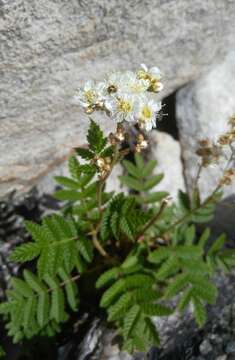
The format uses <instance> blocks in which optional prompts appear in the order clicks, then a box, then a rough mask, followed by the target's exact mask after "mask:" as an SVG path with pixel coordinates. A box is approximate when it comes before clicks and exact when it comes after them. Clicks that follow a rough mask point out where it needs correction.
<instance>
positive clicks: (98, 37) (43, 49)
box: [0, 0, 235, 195]
mask: <svg viewBox="0 0 235 360" xmlns="http://www.w3.org/2000/svg"><path fill="white" fill-rule="evenodd" d="M234 16H235V4H234V1H233V0H227V1H217V2H216V1H214V0H208V1H202V0H187V1H186V0H183V1H177V0H167V1H162V0H157V1H154V2H153V1H151V0H144V1H142V0H141V1H140V0H131V1H122V0H118V1H110V0H102V1H96V0H91V1H88V0H79V1H75V0H72V1H66V2H65V1H63V0H49V1H48V0H41V1H37V0H32V1H26V0H12V1H5V0H0V44H1V53H0V65H1V84H0V92H1V96H0V107H1V114H0V152H1V160H0V187H1V189H0V193H1V195H3V194H6V193H7V192H9V191H10V190H12V189H13V188H17V189H18V190H21V191H23V190H27V189H28V188H29V187H31V186H32V185H33V184H35V183H36V182H37V181H38V179H39V178H40V177H42V176H43V175H44V174H46V173H48V172H49V171H50V170H51V169H53V168H54V167H56V166H57V165H58V164H60V163H62V162H63V161H64V158H65V157H66V156H67V155H68V153H69V152H70V150H71V147H72V146H74V145H78V144H79V145H82V144H83V143H84V134H85V131H86V120H85V118H84V117H83V116H82V115H81V114H80V113H79V112H78V110H77V108H76V107H74V106H72V105H71V104H70V98H71V96H72V95H73V92H74V89H75V88H76V87H77V86H78V84H79V83H80V82H81V81H83V80H85V79H86V78H87V77H89V78H90V77H93V78H99V77H101V76H103V74H104V72H107V71H109V70H112V69H115V68H126V67H128V68H129V67H131V68H132V67H133V68H134V67H135V66H136V65H137V64H139V63H140V62H143V61H144V62H146V63H148V64H149V65H153V64H157V65H158V66H159V67H160V68H161V69H162V70H163V71H164V73H165V74H166V76H165V84H166V91H165V94H169V93H170V92H172V91H173V90H175V89H176V88H178V87H179V86H182V85H183V84H186V83H187V82H188V81H190V80H192V79H195V78H197V77H198V76H199V74H200V73H202V72H203V71H205V70H207V69H208V67H211V66H212V64H213V63H215V62H217V61H218V60H219V59H221V58H223V56H224V54H225V53H226V52H227V51H228V49H230V48H233V47H234V43H235V36H234V35H235V29H234V26H232V23H233V20H234ZM103 124H104V123H103ZM105 127H106V128H107V127H108V126H107V122H106V124H105Z"/></svg>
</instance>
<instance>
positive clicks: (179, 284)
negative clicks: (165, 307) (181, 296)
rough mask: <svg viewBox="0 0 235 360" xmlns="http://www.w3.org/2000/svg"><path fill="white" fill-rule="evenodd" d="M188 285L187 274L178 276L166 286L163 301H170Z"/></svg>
mask: <svg viewBox="0 0 235 360" xmlns="http://www.w3.org/2000/svg"><path fill="white" fill-rule="evenodd" d="M188 283H189V279H188V275H187V274H179V275H177V276H176V277H175V278H174V279H172V282H171V283H170V284H169V285H168V286H167V288H166V290H165V294H164V298H165V299H171V298H172V297H174V296H175V295H177V294H178V293H179V292H180V291H181V290H182V289H183V288H184V287H185V286H187V285H188Z"/></svg>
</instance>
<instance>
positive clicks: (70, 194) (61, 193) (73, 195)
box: [53, 190, 82, 201]
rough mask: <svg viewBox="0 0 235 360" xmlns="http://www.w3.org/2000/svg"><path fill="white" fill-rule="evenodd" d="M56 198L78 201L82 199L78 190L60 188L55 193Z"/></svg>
mask: <svg viewBox="0 0 235 360" xmlns="http://www.w3.org/2000/svg"><path fill="white" fill-rule="evenodd" d="M53 196H54V198H55V199H57V200H62V201H77V200H80V199H81V197H82V196H81V193H80V192H78V191H76V190H58V191H56V192H55V193H54V195H53Z"/></svg>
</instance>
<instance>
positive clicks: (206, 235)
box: [198, 228, 211, 249]
mask: <svg viewBox="0 0 235 360" xmlns="http://www.w3.org/2000/svg"><path fill="white" fill-rule="evenodd" d="M210 233H211V231H210V228H206V229H205V230H204V231H203V233H202V235H201V236H200V239H199V241H198V246H200V247H201V248H202V249H204V248H205V245H206V243H207V241H208V239H209V237H210Z"/></svg>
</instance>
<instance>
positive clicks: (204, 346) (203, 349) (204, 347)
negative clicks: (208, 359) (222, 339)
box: [199, 340, 213, 355]
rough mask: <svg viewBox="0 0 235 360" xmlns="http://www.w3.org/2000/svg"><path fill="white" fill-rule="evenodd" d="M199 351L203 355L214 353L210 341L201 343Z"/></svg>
mask: <svg viewBox="0 0 235 360" xmlns="http://www.w3.org/2000/svg"><path fill="white" fill-rule="evenodd" d="M199 350H200V353H201V354H202V355H207V354H209V353H211V352H212V350H213V348H212V345H211V343H210V342H209V341H208V340H204V341H203V342H202V343H201V345H200V347H199Z"/></svg>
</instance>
